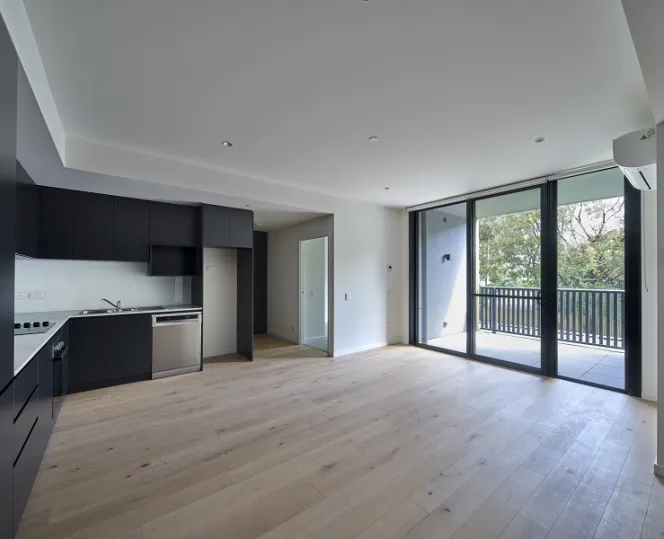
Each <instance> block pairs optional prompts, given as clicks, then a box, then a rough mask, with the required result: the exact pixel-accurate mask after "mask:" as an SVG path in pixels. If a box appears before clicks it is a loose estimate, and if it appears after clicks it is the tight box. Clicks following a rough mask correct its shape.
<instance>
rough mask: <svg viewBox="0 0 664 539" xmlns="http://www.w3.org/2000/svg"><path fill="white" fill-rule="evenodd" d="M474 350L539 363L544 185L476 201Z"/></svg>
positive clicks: (531, 365)
mask: <svg viewBox="0 0 664 539" xmlns="http://www.w3.org/2000/svg"><path fill="white" fill-rule="evenodd" d="M475 214H476V220H477V222H476V227H475V228H476V234H477V242H476V244H477V252H476V253H475V257H476V261H477V262H476V267H477V275H476V280H477V284H478V287H477V290H476V296H475V309H476V311H475V314H476V316H475V319H476V321H477V326H476V328H475V352H476V354H478V355H481V356H485V357H489V358H493V359H500V360H503V361H509V362H511V363H517V364H520V365H526V366H529V367H535V368H541V363H542V355H541V304H540V301H539V298H540V295H541V284H542V283H541V260H542V241H541V230H542V212H541V208H540V189H539V188H537V189H530V190H527V191H520V192H517V193H511V194H508V195H501V196H496V197H492V198H487V199H483V200H478V201H477V202H476V204H475Z"/></svg>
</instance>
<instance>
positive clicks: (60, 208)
mask: <svg viewBox="0 0 664 539" xmlns="http://www.w3.org/2000/svg"><path fill="white" fill-rule="evenodd" d="M72 193H73V191H68V190H67V189H57V188H55V187H40V188H39V203H40V206H41V216H40V217H41V218H40V220H39V221H40V223H39V224H40V226H39V239H40V242H39V254H40V257H41V258H61V259H72V258H74V215H73V197H72Z"/></svg>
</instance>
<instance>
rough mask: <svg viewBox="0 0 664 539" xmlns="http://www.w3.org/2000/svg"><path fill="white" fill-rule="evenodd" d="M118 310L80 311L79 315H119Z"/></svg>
mask: <svg viewBox="0 0 664 539" xmlns="http://www.w3.org/2000/svg"><path fill="white" fill-rule="evenodd" d="M117 312H119V311H118V310H117V309H88V310H86V311H78V314H106V313H117Z"/></svg>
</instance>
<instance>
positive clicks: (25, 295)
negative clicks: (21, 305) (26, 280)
mask: <svg viewBox="0 0 664 539" xmlns="http://www.w3.org/2000/svg"><path fill="white" fill-rule="evenodd" d="M16 299H28V293H27V292H16Z"/></svg>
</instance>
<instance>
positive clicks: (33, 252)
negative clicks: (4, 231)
mask: <svg viewBox="0 0 664 539" xmlns="http://www.w3.org/2000/svg"><path fill="white" fill-rule="evenodd" d="M17 178H18V183H17V185H16V252H17V253H18V254H21V255H23V256H29V257H32V258H37V257H38V256H39V188H38V187H37V185H35V183H34V182H33V181H32V178H30V176H29V175H28V173H27V172H26V171H25V169H24V168H23V167H22V166H21V165H20V164H17Z"/></svg>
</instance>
